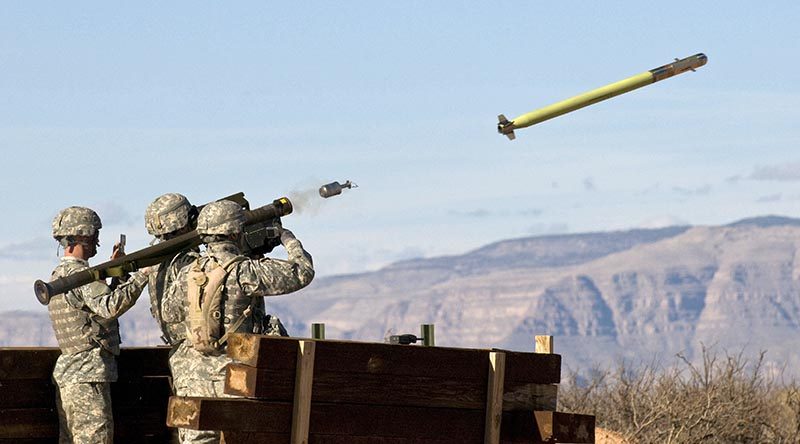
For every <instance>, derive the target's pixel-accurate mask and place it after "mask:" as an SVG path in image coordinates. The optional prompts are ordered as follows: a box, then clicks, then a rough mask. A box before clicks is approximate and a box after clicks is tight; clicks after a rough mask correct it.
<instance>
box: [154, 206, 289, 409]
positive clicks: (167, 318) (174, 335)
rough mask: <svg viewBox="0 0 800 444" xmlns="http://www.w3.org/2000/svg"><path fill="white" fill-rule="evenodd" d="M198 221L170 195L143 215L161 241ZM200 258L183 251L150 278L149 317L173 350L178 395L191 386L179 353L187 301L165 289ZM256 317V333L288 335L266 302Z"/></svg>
mask: <svg viewBox="0 0 800 444" xmlns="http://www.w3.org/2000/svg"><path fill="white" fill-rule="evenodd" d="M196 219H197V208H196V207H195V206H194V205H192V204H191V203H190V202H189V199H187V198H186V196H184V195H182V194H179V193H167V194H163V195H161V196H159V197H157V198H156V199H155V200H154V201H153V202H151V203H150V205H148V206H147V210H145V214H144V222H145V228H147V232H148V233H150V234H151V235H153V236H155V237H156V239H157V240H158V241H167V240H170V239H172V238H174V237H177V236H180V235H182V234H185V233H188V232H189V231H191V230H193V229H194V226H195V221H196ZM199 257H200V252H199V250H198V249H192V250H185V251H181V252H179V253H178V254H176V255H175V256H173V257H171V258H167V259H165V260H164V261H163V262H162V263H160V264H158V265H157V266H156V271H155V272H154V273H152V274H151V275H150V277H149V282H148V283H147V292H148V293H149V295H150V313H151V314H152V315H153V318H155V320H156V322H158V325H159V327H160V328H161V333H162V335H161V339H162V340H163V341H164V343H165V344H168V345H170V346H171V347H172V350H171V351H170V357H169V365H170V371H171V373H172V384H173V387H174V388H175V394H177V395H182V396H185V395H183V393H184V392H185V389H186V387H188V385H189V382H188V381H187V380H186V376H187V375H184V374H182V373H181V371H182V370H185V369H186V368H187V366H186V365H182V363H181V362H180V360H181V358H183V357H185V355H184V354H180V353H176V351H177V350H178V346H179V345H180V343H181V342H183V341H184V340H185V339H186V328H185V327H184V326H183V321H184V318H185V311H186V300H181V299H177V300H176V298H174V297H166V291H165V290H166V289H167V288H169V286H170V284H171V283H172V282H174V281H175V279H176V278H177V277H178V273H179V272H180V271H181V269H183V268H184V267H185V266H187V265H189V264H191V263H193V262H194V261H195V260H196V259H198V258H199ZM256 302H257V304H256V307H254V314H255V315H256V316H257V318H256V319H257V320H258V321H259V322H256V323H255V325H254V331H253V333H264V334H275V335H280V334H283V335H287V334H286V330H285V329H284V328H283V324H281V323H280V320H279V319H278V318H277V317H274V316H271V315H268V314H266V311H265V307H264V300H263V299H258V300H257V301H256Z"/></svg>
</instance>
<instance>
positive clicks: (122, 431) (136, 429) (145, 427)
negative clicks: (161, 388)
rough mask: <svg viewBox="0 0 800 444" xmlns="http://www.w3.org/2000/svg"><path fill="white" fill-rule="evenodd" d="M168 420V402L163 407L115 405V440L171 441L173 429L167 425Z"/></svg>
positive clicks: (137, 441)
mask: <svg viewBox="0 0 800 444" xmlns="http://www.w3.org/2000/svg"><path fill="white" fill-rule="evenodd" d="M165 402H166V400H165ZM166 420H167V411H166V404H165V406H164V407H162V408H155V407H150V408H117V407H116V405H115V406H114V441H115V442H120V443H127V442H131V443H133V442H135V443H144V442H153V443H156V442H161V443H164V442H169V440H170V437H171V435H172V434H173V430H172V429H170V428H169V427H167V421H166Z"/></svg>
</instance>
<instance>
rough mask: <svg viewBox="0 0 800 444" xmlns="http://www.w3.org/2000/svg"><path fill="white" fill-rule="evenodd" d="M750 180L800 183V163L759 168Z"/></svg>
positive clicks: (756, 168)
mask: <svg viewBox="0 0 800 444" xmlns="http://www.w3.org/2000/svg"><path fill="white" fill-rule="evenodd" d="M748 178H749V179H752V180H770V181H778V182H796V181H800V162H793V163H785V164H780V165H764V166H757V167H755V169H753V172H752V173H751V174H750V176H749V177H748Z"/></svg>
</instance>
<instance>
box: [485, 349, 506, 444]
mask: <svg viewBox="0 0 800 444" xmlns="http://www.w3.org/2000/svg"><path fill="white" fill-rule="evenodd" d="M505 376H506V354H505V353H503V352H489V382H488V386H487V390H486V421H485V426H484V434H483V442H484V444H498V443H499V442H500V422H501V421H502V419H503V384H504V383H505Z"/></svg>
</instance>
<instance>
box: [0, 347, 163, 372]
mask: <svg viewBox="0 0 800 444" xmlns="http://www.w3.org/2000/svg"><path fill="white" fill-rule="evenodd" d="M60 355H61V351H60V350H59V349H58V348H57V347H2V348H0V380H7V379H43V380H49V379H50V377H51V376H52V375H53V368H54V367H55V365H56V359H58V357H59V356H60ZM168 358H169V347H130V348H127V347H126V348H123V349H122V350H121V351H120V355H119V358H118V361H117V362H118V368H119V377H120V380H127V379H135V378H139V377H142V376H169V375H170V372H169V364H168Z"/></svg>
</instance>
